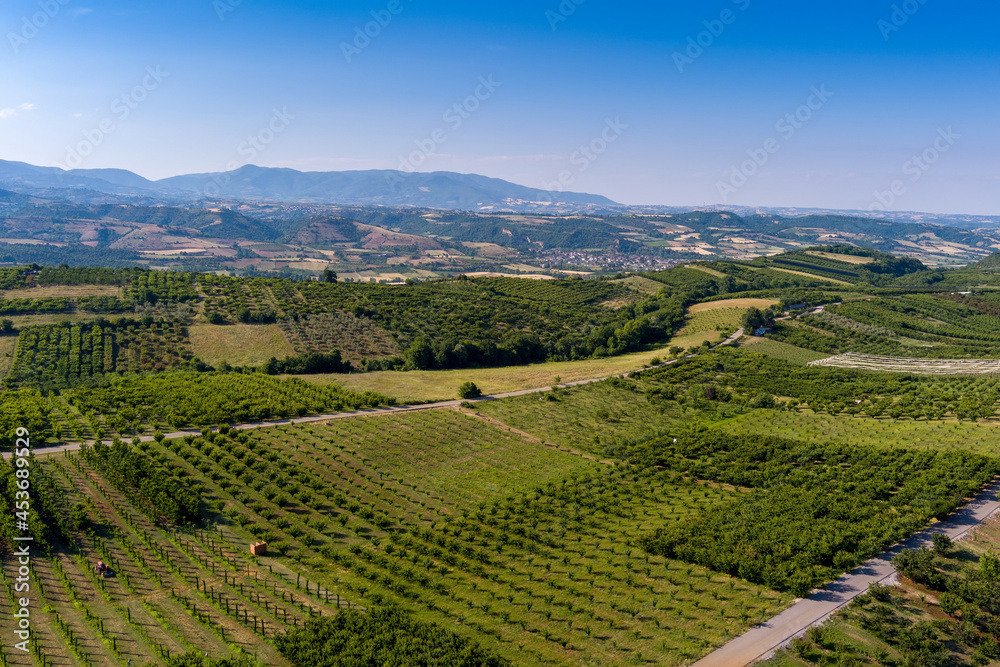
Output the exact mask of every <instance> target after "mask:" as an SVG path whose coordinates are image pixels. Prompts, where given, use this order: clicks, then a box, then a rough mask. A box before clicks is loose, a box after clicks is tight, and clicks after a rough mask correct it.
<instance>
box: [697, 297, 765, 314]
mask: <svg viewBox="0 0 1000 667" xmlns="http://www.w3.org/2000/svg"><path fill="white" fill-rule="evenodd" d="M777 304H778V302H777V301H776V300H775V299H725V300H723V301H709V302H708V303H697V304H695V305H693V306H691V307H690V308H688V313H690V314H692V315H694V314H695V313H704V312H706V311H711V310H723V309H726V308H742V309H743V310H747V309H748V308H760V309H761V310H764V309H765V308H769V307H771V306H776V305H777Z"/></svg>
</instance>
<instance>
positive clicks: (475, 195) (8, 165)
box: [0, 160, 621, 213]
mask: <svg viewBox="0 0 1000 667" xmlns="http://www.w3.org/2000/svg"><path fill="white" fill-rule="evenodd" d="M0 188H6V189H12V190H16V191H19V192H22V193H28V194H35V195H44V196H59V197H62V198H65V199H70V200H72V201H80V202H88V203H93V202H94V201H95V200H97V199H100V197H95V194H104V195H114V196H116V197H129V198H133V199H135V200H136V201H137V202H143V203H149V204H153V203H170V204H182V203H191V202H194V201H198V200H202V199H239V200H247V201H281V202H307V203H316V204H344V205H354V206H395V207H399V206H413V207H419V208H434V209H446V210H455V209H460V210H469V211H523V210H532V211H546V210H551V211H553V212H556V213H559V212H565V211H566V209H572V210H574V211H600V210H608V209H618V208H620V207H621V205H620V204H617V203H616V202H614V201H612V200H610V199H608V198H607V197H602V196H600V195H590V194H583V193H576V192H547V191H545V190H539V189H536V188H529V187H525V186H522V185H517V184H515V183H510V182H508V181H504V180H500V179H497V178H488V177H486V176H478V175H475V174H457V173H453V172H443V171H441V172H433V173H407V172H403V171H394V170H372V171H333V172H301V171H296V170H294V169H275V168H266V167H256V166H253V165H247V166H244V167H240V168H239V169H236V170H235V171H230V172H222V173H210V174H187V175H183V176H174V177H172V178H165V179H162V180H159V181H151V180H148V179H146V178H143V177H142V176H139V175H138V174H135V173H133V172H131V171H126V170H124V169H73V170H69V171H67V170H63V169H59V168H57V167H37V166H34V165H31V164H27V163H24V162H9V161H6V160H0Z"/></svg>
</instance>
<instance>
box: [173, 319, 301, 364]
mask: <svg viewBox="0 0 1000 667" xmlns="http://www.w3.org/2000/svg"><path fill="white" fill-rule="evenodd" d="M188 336H189V338H190V339H191V348H192V351H193V352H194V355H195V356H196V357H198V358H199V359H201V360H202V361H204V362H206V363H208V364H211V365H212V366H218V365H219V364H221V363H222V362H223V361H228V362H229V363H230V364H231V365H233V366H259V365H261V364H263V363H264V362H265V361H267V360H268V359H270V358H271V357H277V358H278V359H283V358H285V357H290V356H294V355H295V350H294V349H293V348H292V346H291V344H289V342H288V341H287V340H286V339H285V336H284V335H283V334H282V333H281V330H280V329H279V328H278V325H277V324H266V325H249V324H234V325H230V326H213V325H196V326H192V327H189V328H188Z"/></svg>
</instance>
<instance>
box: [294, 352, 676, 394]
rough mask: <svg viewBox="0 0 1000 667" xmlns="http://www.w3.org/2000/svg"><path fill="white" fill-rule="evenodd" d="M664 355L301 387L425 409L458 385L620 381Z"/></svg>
mask: <svg viewBox="0 0 1000 667" xmlns="http://www.w3.org/2000/svg"><path fill="white" fill-rule="evenodd" d="M668 357H669V355H668V354H667V353H666V352H665V351H664V350H662V349H661V350H649V351H647V352H637V353H636V354H628V355H623V356H620V357H609V358H607V359H586V360H584V361H559V362H551V363H547V364H534V365H532V366H510V367H507V368H465V369H460V370H449V371H409V372H405V373H404V372H400V371H385V372H380V373H355V374H351V375H307V376H303V377H302V379H303V380H306V381H307V382H314V383H316V384H322V385H328V384H338V385H341V386H343V387H345V388H347V389H353V390H354V391H378V392H382V393H384V394H388V395H389V396H393V397H395V398H396V399H397V400H399V401H400V402H402V403H425V402H431V401H444V400H452V399H455V398H458V387H459V386H460V385H461V384H462V383H463V382H469V381H471V382H475V383H476V385H477V386H478V387H479V388H480V389H481V390H482V392H483V393H484V394H486V395H492V394H501V393H506V392H509V391H519V390H521V389H536V388H539V387H547V386H549V385H552V384H554V383H555V381H556V378H559V381H560V382H563V383H565V382H576V381H578V380H590V379H593V378H600V377H607V376H610V375H621V374H622V373H627V372H629V371H634V370H638V369H640V368H643V367H644V366H647V365H649V364H650V362H651V360H653V359H656V358H660V359H666V358H668Z"/></svg>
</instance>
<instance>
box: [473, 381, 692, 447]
mask: <svg viewBox="0 0 1000 667" xmlns="http://www.w3.org/2000/svg"><path fill="white" fill-rule="evenodd" d="M550 398H551V399H554V400H550ZM476 409H478V410H480V411H482V412H484V413H486V414H488V415H490V416H493V417H496V418H497V419H499V420H500V421H502V422H504V423H506V424H510V425H511V426H514V427H515V428H519V429H522V430H524V431H527V432H528V433H531V434H532V435H537V436H539V437H541V438H543V439H544V440H546V441H548V442H554V443H556V444H558V445H561V446H564V447H572V448H576V449H582V450H587V451H593V452H602V449H603V447H604V446H605V445H608V444H611V443H612V442H613V441H616V440H629V439H632V438H636V437H639V436H649V435H654V434H656V433H658V432H661V431H664V432H665V431H667V430H669V429H672V428H674V427H677V426H678V425H680V424H682V423H683V418H684V415H683V412H682V411H681V408H680V407H679V406H678V405H677V404H670V407H668V408H667V411H666V412H664V411H661V409H660V408H659V407H655V406H653V405H651V404H650V403H649V402H648V401H647V400H646V398H645V396H643V395H642V394H640V393H632V392H628V391H622V390H621V389H618V388H616V387H612V386H610V385H608V384H604V383H598V384H593V385H587V386H583V387H576V388H573V389H568V390H559V391H557V392H556V393H555V394H551V393H549V394H546V395H545V396H544V397H540V396H537V395H532V396H519V397H516V398H506V399H503V400H502V401H489V402H484V403H478V404H476Z"/></svg>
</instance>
